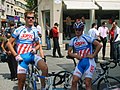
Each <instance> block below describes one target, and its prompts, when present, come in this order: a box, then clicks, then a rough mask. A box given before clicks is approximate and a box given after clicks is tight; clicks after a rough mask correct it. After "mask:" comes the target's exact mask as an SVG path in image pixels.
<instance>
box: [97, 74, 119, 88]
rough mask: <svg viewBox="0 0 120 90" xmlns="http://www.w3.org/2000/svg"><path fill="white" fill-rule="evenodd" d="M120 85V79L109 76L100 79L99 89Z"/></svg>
mask: <svg viewBox="0 0 120 90" xmlns="http://www.w3.org/2000/svg"><path fill="white" fill-rule="evenodd" d="M119 85H120V80H119V79H117V78H115V77H111V76H107V77H105V78H101V79H100V80H99V81H98V85H97V90H112V89H115V88H118V86H119Z"/></svg>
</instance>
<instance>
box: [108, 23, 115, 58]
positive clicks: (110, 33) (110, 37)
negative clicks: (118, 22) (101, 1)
mask: <svg viewBox="0 0 120 90" xmlns="http://www.w3.org/2000/svg"><path fill="white" fill-rule="evenodd" d="M114 33H115V25H113V24H112V28H111V29H110V31H109V42H110V59H113V55H114V52H113V51H114V47H113V46H114V42H113V40H114Z"/></svg>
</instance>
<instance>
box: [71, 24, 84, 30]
mask: <svg viewBox="0 0 120 90" xmlns="http://www.w3.org/2000/svg"><path fill="white" fill-rule="evenodd" d="M73 28H74V29H81V28H84V23H83V22H79V23H74V25H73Z"/></svg>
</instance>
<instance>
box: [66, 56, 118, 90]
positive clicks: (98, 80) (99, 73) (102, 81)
mask: <svg viewBox="0 0 120 90" xmlns="http://www.w3.org/2000/svg"><path fill="white" fill-rule="evenodd" d="M72 60H73V61H74V62H75V59H74V58H72ZM111 63H113V64H112V66H110V64H111ZM99 64H100V68H96V69H95V72H96V77H95V79H94V80H92V86H94V85H95V84H97V87H96V89H95V90H112V89H113V88H119V85H120V80H119V79H117V78H115V77H112V76H109V75H108V74H109V69H111V68H115V67H116V66H117V63H115V62H113V61H104V60H101V61H99ZM75 65H76V62H75ZM71 81H72V78H71V80H69V81H68V83H69V85H68V86H69V87H66V88H67V89H70V87H71ZM77 87H78V90H86V89H85V84H84V80H82V79H80V80H79V82H78V86H77Z"/></svg>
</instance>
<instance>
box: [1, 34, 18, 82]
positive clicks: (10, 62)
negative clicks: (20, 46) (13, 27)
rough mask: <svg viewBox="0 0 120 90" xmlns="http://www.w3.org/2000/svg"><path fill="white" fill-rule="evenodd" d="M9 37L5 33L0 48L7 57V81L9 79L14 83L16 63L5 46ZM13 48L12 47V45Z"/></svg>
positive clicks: (9, 35)
mask: <svg viewBox="0 0 120 90" xmlns="http://www.w3.org/2000/svg"><path fill="white" fill-rule="evenodd" d="M10 37H11V34H10V33H7V35H6V37H4V40H3V42H2V45H1V47H2V50H3V53H5V54H6V56H7V58H6V62H7V63H8V67H9V70H10V78H8V79H11V81H16V80H17V61H16V60H15V57H14V56H13V54H12V53H11V51H10V50H9V49H8V47H7V45H6V43H7V42H8V40H9V38H10ZM13 47H14V43H13Z"/></svg>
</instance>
